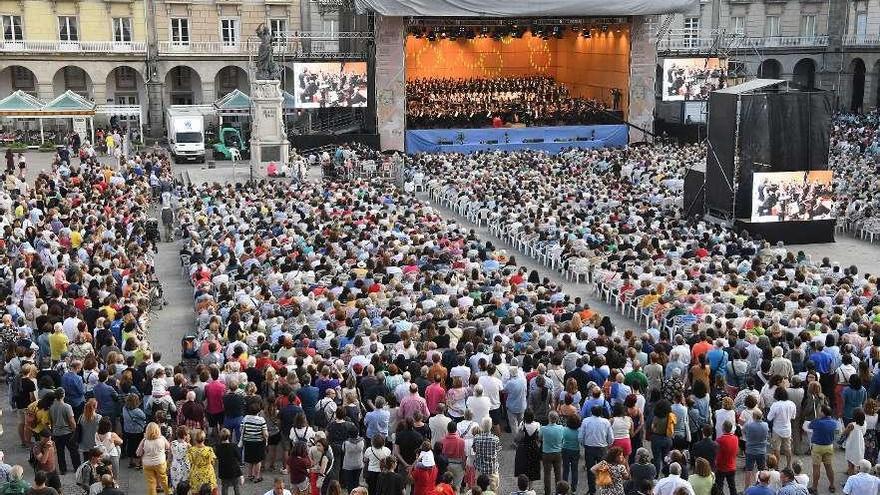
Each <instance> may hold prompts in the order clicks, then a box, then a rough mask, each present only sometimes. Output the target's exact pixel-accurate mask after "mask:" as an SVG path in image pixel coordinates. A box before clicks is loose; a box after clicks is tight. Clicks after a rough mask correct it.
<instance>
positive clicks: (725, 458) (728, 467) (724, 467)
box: [715, 421, 739, 495]
mask: <svg viewBox="0 0 880 495" xmlns="http://www.w3.org/2000/svg"><path fill="white" fill-rule="evenodd" d="M722 429H723V430H724V434H723V435H721V436H720V437H718V439H717V440H716V441H717V442H718V455H717V456H716V457H715V467H716V475H715V486H716V487H717V489H718V493H721V494H723V493H724V480H725V479H726V480H727V486H728V488H729V489H730V495H736V456H737V454H739V439H738V438H737V437H736V435H734V434H733V423H731V422H730V421H725V422H724V425H723V426H722Z"/></svg>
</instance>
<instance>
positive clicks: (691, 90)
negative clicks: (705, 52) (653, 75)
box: [663, 58, 727, 101]
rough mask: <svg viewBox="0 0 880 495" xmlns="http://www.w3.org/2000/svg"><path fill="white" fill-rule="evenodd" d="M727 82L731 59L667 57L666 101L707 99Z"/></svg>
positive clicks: (664, 88)
mask: <svg viewBox="0 0 880 495" xmlns="http://www.w3.org/2000/svg"><path fill="white" fill-rule="evenodd" d="M726 84H727V61H726V60H721V59H718V58H667V59H664V60H663V101H704V100H708V99H709V93H711V92H712V91H715V90H718V89H723V88H724V87H725V85H726Z"/></svg>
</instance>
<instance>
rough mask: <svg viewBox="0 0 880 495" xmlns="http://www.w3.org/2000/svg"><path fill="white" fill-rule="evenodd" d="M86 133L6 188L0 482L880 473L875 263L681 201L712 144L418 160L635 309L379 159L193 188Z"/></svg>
mask: <svg viewBox="0 0 880 495" xmlns="http://www.w3.org/2000/svg"><path fill="white" fill-rule="evenodd" d="M84 146H85V147H86V151H85V153H77V154H71V155H70V156H78V157H80V159H79V160H75V159H74V160H70V159H69V157H68V158H67V159H64V158H63V157H62V156H60V155H59V157H57V159H56V162H57V163H56V166H55V167H54V168H53V170H52V171H51V172H47V173H44V174H42V175H40V177H39V178H38V179H37V180H36V182H35V184H34V186H33V187H28V188H26V189H25V190H8V189H7V190H5V191H4V192H3V193H2V194H0V228H2V229H3V232H4V235H3V239H2V240H0V243H2V246H0V248H2V249H0V279H2V282H3V283H0V290H3V291H4V293H3V294H2V295H3V296H4V298H5V307H4V309H3V311H4V316H3V317H2V321H0V338H2V343H3V349H4V361H5V366H4V369H5V371H6V374H7V381H8V384H9V397H10V406H11V407H12V408H13V409H15V410H16V412H17V424H18V431H17V432H15V434H16V435H17V437H18V440H19V441H20V444H21V445H22V446H23V447H25V448H27V449H28V452H29V454H30V455H29V457H30V459H29V461H30V463H31V468H32V470H33V473H34V474H33V476H30V475H27V476H25V469H24V468H23V467H22V466H11V465H8V464H4V463H2V462H0V482H3V481H5V484H0V494H4V493H28V492H27V490H31V493H35V494H49V495H52V490H55V491H60V490H61V482H62V479H64V478H62V476H65V475H66V473H72V474H73V478H74V479H75V482H76V484H77V485H79V486H80V487H81V488H82V490H83V492H88V493H90V494H92V493H97V494H101V495H118V494H119V493H121V491H120V490H119V488H116V487H115V484H116V482H117V481H118V478H119V473H120V469H126V468H125V467H124V466H123V465H122V462H123V460H125V461H127V466H128V469H131V470H140V471H142V472H143V476H144V483H145V486H146V490H145V491H146V493H148V494H151V495H152V494H155V493H157V492H158V491H162V492H163V493H167V494H170V493H175V494H182V495H191V494H200V495H201V494H205V495H207V494H211V493H218V492H219V493H224V494H225V493H228V492H229V491H232V492H233V493H235V494H236V495H237V494H239V493H257V490H258V488H259V492H263V491H264V488H265V487H264V486H263V485H261V483H264V477H266V478H270V479H272V481H273V487H272V488H271V489H270V491H269V492H267V493H272V494H274V495H285V494H291V493H295V494H297V495H306V494H309V495H343V494H355V495H403V493H404V492H405V491H406V490H407V489H409V490H410V491H411V493H412V495H455V494H456V493H462V494H464V493H468V494H470V495H482V494H484V493H488V494H490V495H494V494H495V493H498V492H499V491H501V490H502V489H504V486H503V485H504V484H505V479H511V478H510V476H509V475H510V474H513V476H514V477H515V480H516V488H515V489H514V488H513V487H509V488H510V491H509V492H507V493H512V494H515V495H534V494H535V493H537V492H539V491H540V492H541V493H543V494H544V495H568V494H575V493H579V490H580V491H584V485H586V493H587V494H588V495H597V494H598V495H621V494H627V495H628V494H641V495H647V494H648V493H651V494H653V495H684V494H688V495H714V494H715V493H724V492H728V493H730V494H731V495H737V494H739V493H740V492H742V491H745V493H746V495H767V494H771V495H773V494H775V495H802V494H805V493H807V492H808V491H818V490H819V487H820V484H821V485H822V487H823V489H824V488H825V487H827V489H828V491H830V492H832V493H833V492H835V491H836V490H837V489H838V488H841V485H842V491H843V493H845V494H846V495H862V494H872V493H877V492H878V487H880V478H878V477H877V476H876V475H875V474H876V471H875V468H874V463H876V462H877V460H878V446H880V443H878V441H880V438H878V434H877V424H876V423H877V417H878V416H877V414H878V409H880V407H878V400H880V373H878V366H880V332H878V326H880V296H878V294H877V280H876V278H875V277H874V276H873V275H869V274H862V273H860V272H859V270H858V269H857V268H856V267H841V266H839V265H837V264H835V263H832V262H831V260H828V259H823V260H812V259H810V258H809V257H808V256H806V255H805V254H804V253H802V252H798V253H794V252H789V251H787V250H786V249H784V247H782V246H771V245H768V244H767V243H766V242H763V241H761V240H760V239H754V238H751V237H749V236H748V235H747V234H737V233H734V232H733V231H730V230H727V229H725V228H722V227H720V226H715V225H711V224H707V223H705V222H701V221H696V220H693V219H687V218H684V217H683V214H682V209H681V189H682V175H683V171H684V168H685V166H686V165H688V164H690V163H693V162H696V161H700V160H704V159H705V151H704V149H703V148H701V147H700V146H683V147H681V146H673V145H669V144H655V145H650V146H642V147H635V148H629V149H621V150H610V149H609V150H570V151H566V152H563V153H560V154H558V155H547V154H542V153H538V152H531V151H521V152H515V153H502V152H491V153H476V154H471V155H456V154H426V155H420V156H417V157H414V158H413V159H412V160H411V162H410V164H409V167H410V174H415V173H418V174H422V175H424V176H425V177H427V178H428V182H427V187H428V188H429V191H430V193H431V196H432V198H435V199H437V200H439V201H440V202H441V203H442V204H444V205H448V206H451V207H453V208H454V209H455V210H456V211H460V212H461V213H462V214H463V215H465V216H466V217H468V218H470V219H472V220H474V221H477V222H478V223H481V224H488V225H491V226H493V230H494V231H495V232H496V233H498V234H499V235H501V236H502V237H504V238H505V239H508V240H515V241H516V242H514V243H513V244H515V246H517V247H518V248H520V249H522V250H523V251H524V252H526V253H527V254H530V255H533V256H536V257H538V258H540V259H543V260H545V261H546V262H547V263H548V265H549V269H553V268H557V267H561V268H562V269H571V268H572V267H574V266H575V265H580V264H581V263H586V264H587V266H588V267H589V273H588V279H589V280H590V281H591V283H592V284H593V285H594V286H595V287H596V288H597V294H599V296H600V297H604V298H605V299H606V300H608V301H610V302H611V303H612V304H614V305H615V307H619V308H621V310H622V311H625V312H627V315H631V316H632V317H634V318H635V319H636V320H637V321H638V322H640V323H643V326H644V328H641V329H637V328H635V326H634V327H633V328H615V325H614V323H613V321H612V318H611V316H612V315H609V314H603V313H602V312H601V311H598V310H597V309H596V308H594V307H591V305H590V304H589V302H588V301H586V300H583V299H581V298H579V297H575V296H573V295H571V294H567V293H566V292H565V291H564V290H563V288H562V287H560V286H559V285H558V284H557V283H555V282H554V281H553V280H552V279H551V278H549V277H547V276H545V275H544V274H542V273H540V272H538V271H535V270H530V269H527V268H525V267H523V266H521V265H519V264H518V263H517V261H516V255H517V253H514V252H508V251H505V250H503V249H499V248H498V247H497V246H495V245H493V244H492V243H491V242H489V241H487V240H486V239H482V238H480V236H478V234H477V233H476V232H475V231H474V230H470V229H468V228H466V227H464V226H463V225H462V224H461V223H458V222H456V221H454V220H448V219H445V218H444V216H442V215H441V213H440V211H438V210H436V209H434V208H433V207H431V206H429V205H428V204H427V203H425V202H423V201H420V200H419V199H418V198H417V197H415V196H414V195H413V194H412V193H410V192H407V191H409V190H410V189H408V188H403V189H400V188H398V187H397V186H396V185H395V184H392V183H390V182H388V181H386V180H384V179H374V180H361V179H357V178H353V177H347V178H346V179H345V180H334V179H329V180H325V181H324V182H320V183H315V182H309V181H301V182H299V183H294V182H290V181H286V180H276V181H261V182H257V183H251V184H247V185H245V184H202V185H189V186H183V185H177V186H175V185H174V184H173V183H172V182H171V180H170V169H169V165H168V161H167V158H166V157H165V156H164V154H162V153H160V152H158V151H152V150H151V151H147V152H143V153H139V154H137V155H133V156H131V157H130V158H128V157H126V158H123V159H122V160H121V161H120V163H119V164H118V165H117V164H115V163H114V164H113V165H101V164H100V162H99V160H98V158H97V157H96V156H95V154H94V151H90V150H89V145H88V143H86V144H85V145H84ZM835 146H836V147H838V148H843V147H844V146H843V144H842V138H838V141H836V143H835ZM337 155H338V156H334V158H333V160H335V159H337V158H338V159H339V160H340V161H341V162H343V163H347V162H352V163H353V162H357V161H362V160H376V159H378V155H375V154H374V153H370V152H367V151H365V150H359V149H354V148H353V149H347V150H345V149H343V150H341V151H340V152H338V153H337ZM316 160H317V159H316ZM321 160H322V161H333V160H331V158H330V156H329V153H328V154H327V156H326V157H322V158H321ZM72 162H75V163H72ZM353 166H354V163H353ZM156 201H161V202H163V203H165V202H172V201H173V202H174V209H175V218H176V223H177V227H176V231H177V233H178V235H179V236H181V237H182V238H183V242H182V243H181V246H182V249H181V253H180V254H181V263H182V265H183V267H184V269H185V270H184V271H185V273H186V274H187V277H186V278H187V279H188V281H189V282H190V283H191V284H192V290H193V298H192V305H193V311H194V319H193V327H192V329H189V330H190V331H191V332H190V333H188V334H187V335H185V336H183V335H182V336H181V337H182V341H181V358H180V359H178V358H177V357H176V356H171V357H169V356H162V355H161V354H160V353H158V352H154V351H153V349H151V347H150V344H149V343H148V340H147V333H148V324H149V322H148V321H147V320H148V317H149V311H148V309H149V306H150V299H151V298H152V297H153V295H152V294H153V292H152V288H154V287H155V282H156V281H155V277H154V273H155V270H154V266H153V259H152V256H151V252H152V250H153V248H154V247H155V246H154V242H155V239H154V238H152V237H151V236H149V235H148V234H147V230H148V229H147V223H148V212H149V211H150V209H151V208H152V205H153V203H154V202H156ZM630 312H631V313H630ZM159 330H160V331H167V330H168V329H159ZM841 448H842V450H843V454H842V457H843V458H844V459H845V460H846V463H847V471H846V475H843V474H842V473H839V472H836V471H835V466H834V462H833V461H834V460H835V458H839V457H840V456H841V454H838V453H836V450H835V449H841ZM505 450H508V452H505ZM740 454H742V456H740ZM805 454H809V455H810V461H809V462H808V463H807V465H804V463H803V462H802V461H801V460H800V456H802V455H805ZM68 457H69V460H70V461H71V462H70V463H68V462H67V461H68ZM511 457H512V473H511V472H510V471H509V470H508V469H509V468H510V467H511V466H509V465H508V464H510V460H511ZM739 457H742V459H741V460H739ZM740 468H741V469H740ZM738 470H740V471H742V474H737V471H738ZM502 473H503V474H502ZM584 475H585V476H586V479H585V480H584V479H583V478H584ZM4 478H5V479H4ZM25 478H27V480H25ZM68 479H69V478H68ZM31 480H33V481H32V482H31ZM46 486H48V487H50V488H45V487H46ZM15 490H18V491H15Z"/></svg>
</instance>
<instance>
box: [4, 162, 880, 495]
mask: <svg viewBox="0 0 880 495" xmlns="http://www.w3.org/2000/svg"><path fill="white" fill-rule="evenodd" d="M51 157H52V155H51V154H49V153H29V154H28V164H29V170H28V175H29V176H30V177H31V179H33V177H35V176H36V175H37V174H38V173H39V170H40V169H47V168H49V164H50V161H51ZM178 173H180V174H184V175H186V174H187V173H188V177H189V180H191V181H192V182H193V183H199V182H203V181H217V182H228V181H232V180H233V175H235V178H236V179H237V180H239V181H243V180H246V179H247V175H248V167H247V166H246V165H245V164H242V165H241V166H237V167H235V168H234V169H233V167H232V166H231V165H230V164H229V163H224V162H218V163H217V168H214V169H207V168H206V167H205V166H204V165H201V164H192V165H180V166H176V167H175V175H177V174H178ZM319 174H320V172H318V171H317V170H314V171H312V173H311V174H310V175H309V178H308V180H317V179H318V176H319ZM440 213H441V214H442V215H443V216H444V217H446V218H447V219H450V220H454V221H457V222H461V224H462V225H464V226H468V227H472V228H474V229H476V231H477V233H478V235H480V236H481V237H482V238H485V239H488V240H491V241H492V242H493V243H494V244H496V245H498V246H500V247H502V248H505V249H508V250H509V251H511V252H514V251H513V249H512V247H511V246H508V245H506V244H505V243H504V242H502V241H500V240H499V239H497V238H495V237H494V236H492V235H491V234H490V233H489V232H488V230H487V229H485V228H477V227H476V226H475V225H472V224H470V223H469V222H467V221H466V220H464V219H463V218H460V217H458V216H457V215H455V214H454V213H452V212H450V211H448V210H445V209H440ZM157 216H158V215H157ZM794 249H796V250H801V249H802V250H804V251H805V252H806V253H807V254H809V255H810V256H812V257H813V259H820V258H822V257H824V256H829V257H831V258H832V259H833V260H835V261H838V262H840V264H841V265H842V266H849V265H856V266H858V267H859V269H860V270H861V271H862V272H863V273H864V272H868V273H878V272H880V245H872V244H869V243H868V242H866V241H861V240H858V239H853V238H851V237H848V236H845V235H841V236H839V237H838V241H837V242H836V243H833V244H811V245H804V246H796V247H795V248H794ZM178 252H179V245H178V243H176V242H175V243H168V242H163V243H161V244H160V245H159V253H158V254H157V256H156V270H157V272H158V275H159V278H160V280H161V281H162V285H163V287H164V290H165V296H166V299H167V300H168V305H167V306H166V307H165V308H163V309H162V310H160V311H159V312H158V313H157V314H156V315H155V317H154V319H153V320H152V322H151V325H150V329H149V337H148V338H149V341H150V343H151V344H152V347H153V350H154V351H158V352H161V353H162V355H163V361H164V362H168V363H176V362H177V361H178V359H179V352H180V339H181V337H183V336H184V335H185V334H187V333H188V332H191V331H192V330H193V329H194V320H193V316H194V315H193V306H192V287H191V286H190V285H189V283H188V282H187V280H186V278H184V275H183V273H182V270H181V266H180V260H179V257H178ZM516 258H517V260H518V261H519V262H520V263H521V264H523V265H525V266H526V267H528V268H529V269H530V270H531V269H537V270H539V271H540V272H541V273H543V274H547V275H549V276H550V277H551V279H553V280H554V281H555V282H556V283H557V284H561V285H562V286H563V287H564V288H565V290H566V291H567V292H568V293H569V294H571V295H573V296H580V297H582V298H583V299H584V300H586V301H588V302H589V303H590V304H591V305H592V306H593V307H594V308H596V309H597V310H599V311H600V312H604V313H606V314H609V315H611V316H612V320H613V321H614V323H615V325H616V326H617V328H618V329H625V328H632V327H635V323H634V322H633V321H631V320H629V319H628V318H624V317H621V316H619V315H617V314H616V313H614V311H613V308H610V307H608V305H606V304H604V303H603V302H602V301H599V300H596V299H595V298H593V297H592V295H591V293H590V292H589V290H588V289H587V286H586V285H583V284H571V283H567V282H566V281H565V280H564V278H563V277H561V276H558V274H554V273H550V272H548V271H547V270H545V269H543V268H542V267H541V266H540V264H539V263H538V262H536V261H535V260H532V259H529V258H527V257H526V256H524V255H522V254H519V253H517V254H516ZM8 403H9V401H8V395H7V390H6V389H5V387H3V390H2V392H0V404H3V407H2V409H3V418H2V426H3V428H4V430H5V433H4V434H3V436H2V437H0V449H2V450H3V451H4V452H5V454H6V459H5V460H6V462H7V463H9V464H21V465H23V466H26V460H27V452H26V451H25V450H24V449H22V448H21V447H19V446H18V441H17V435H16V423H15V421H16V420H15V415H14V414H13V413H12V412H11V411H10V410H9V408H8ZM502 445H503V446H504V451H503V452H502V454H501V460H500V462H501V485H502V486H501V489H500V490H499V491H498V495H506V494H508V493H509V492H511V491H513V490H514V489H515V479H514V477H513V474H512V469H513V449H512V448H511V445H512V439H511V438H510V437H509V435H506V434H505V435H504V436H503V437H502ZM799 459H800V460H801V462H802V463H803V464H804V466H805V468H806V470H807V471H806V472H807V474H810V460H809V458H808V457H806V456H802V457H800V458H799ZM122 465H123V466H125V465H126V464H125V462H122ZM739 465H740V469H741V466H742V459H740V462H739ZM845 470H846V463H845V461H844V459H843V452H842V451H838V453H837V454H836V455H835V472H836V473H838V485H839V486H840V483H842V482H843V481H844V480H845V476H844V475H843V473H844V472H845ZM26 471H27V479H28V480H29V481H32V479H33V473H31V472H30V471H31V470H30V468H27V469H26ZM122 471H123V472H122V473H121V476H120V479H119V482H120V485H121V488H122V489H123V490H125V492H126V493H128V494H132V495H134V494H142V493H145V485H144V478H143V473H142V472H140V471H134V470H129V469H126V468H124V467H123V469H122ZM277 475H278V473H277V472H275V473H266V474H264V476H263V477H264V481H263V483H261V484H259V485H255V484H253V483H246V485H245V487H244V490H243V491H242V493H243V494H246V495H251V494H255V495H262V494H263V493H265V492H266V491H267V490H269V489H270V488H271V482H272V478H273V477H274V476H277ZM738 476H739V475H738ZM580 478H581V482H580V486H579V488H578V494H577V495H581V494H583V493H584V492H585V488H586V471H585V470H584V467H583V464H582V463H581V473H580ZM63 481H64V485H65V491H64V492H65V494H79V493H81V491H80V490H79V489H78V488H76V486H75V485H74V480H73V474H72V472H71V473H69V474H67V475H66V476H65V477H64V479H63ZM737 483H738V484H740V485H741V484H742V478H739V477H738V479H737ZM839 486H838V490H840V488H839ZM533 488H534V489H536V490H537V492H538V494H539V495H541V493H542V492H543V489H542V483H541V482H536V483H535V486H533ZM740 488H743V487H740ZM819 493H820V494H822V495H824V494H827V493H830V492H829V491H828V483H827V479H826V478H825V476H824V474H823V481H822V483H821V484H820V490H819ZM856 495H858V494H856Z"/></svg>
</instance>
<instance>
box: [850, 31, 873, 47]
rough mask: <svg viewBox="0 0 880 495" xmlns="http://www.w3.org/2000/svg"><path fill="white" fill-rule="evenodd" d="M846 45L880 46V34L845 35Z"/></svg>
mask: <svg viewBox="0 0 880 495" xmlns="http://www.w3.org/2000/svg"><path fill="white" fill-rule="evenodd" d="M843 45H844V46H880V35H877V34H848V35H846V36H844V37H843Z"/></svg>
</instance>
